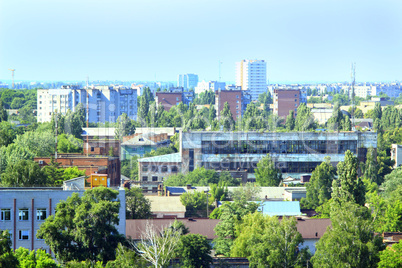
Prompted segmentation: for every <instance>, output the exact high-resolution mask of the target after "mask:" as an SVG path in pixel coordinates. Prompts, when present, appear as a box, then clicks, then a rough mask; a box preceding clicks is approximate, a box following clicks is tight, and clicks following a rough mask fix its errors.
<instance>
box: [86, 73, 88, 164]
mask: <svg viewBox="0 0 402 268" xmlns="http://www.w3.org/2000/svg"><path fill="white" fill-rule="evenodd" d="M88 84H89V77H88V75H87V88H86V91H87V131H88V128H89V99H88V98H89V94H88V90H89V88H88ZM88 136H89V133H88V132H87V157H88V153H89V140H88Z"/></svg>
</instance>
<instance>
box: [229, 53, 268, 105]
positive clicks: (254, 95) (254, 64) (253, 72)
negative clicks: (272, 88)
mask: <svg viewBox="0 0 402 268" xmlns="http://www.w3.org/2000/svg"><path fill="white" fill-rule="evenodd" d="M236 86H241V89H242V90H247V91H248V93H249V94H250V95H251V100H252V101H256V100H258V96H259V95H260V94H262V93H264V92H266V91H267V63H266V62H265V61H264V60H242V61H240V62H236Z"/></svg>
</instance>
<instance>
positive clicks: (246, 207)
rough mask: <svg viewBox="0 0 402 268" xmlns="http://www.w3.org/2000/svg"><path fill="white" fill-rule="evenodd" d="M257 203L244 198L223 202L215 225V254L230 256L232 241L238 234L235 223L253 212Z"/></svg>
mask: <svg viewBox="0 0 402 268" xmlns="http://www.w3.org/2000/svg"><path fill="white" fill-rule="evenodd" d="M257 207H258V204H257V203H254V202H247V201H246V200H245V199H242V200H240V201H234V202H231V203H229V202H225V203H224V204H223V205H222V206H221V207H220V208H219V209H220V210H221V212H220V213H219V214H220V217H219V219H220V220H221V221H220V222H219V223H218V225H216V226H215V229H214V230H215V234H216V236H217V238H215V239H214V249H215V251H216V254H217V255H220V254H222V255H224V256H226V257H229V256H230V251H231V249H232V245H233V241H234V240H235V239H236V237H237V236H238V233H237V232H236V225H237V224H239V223H241V221H242V219H243V217H244V216H245V215H247V214H250V213H254V212H255V211H256V210H257Z"/></svg>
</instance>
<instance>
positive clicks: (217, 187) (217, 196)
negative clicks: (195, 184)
mask: <svg viewBox="0 0 402 268" xmlns="http://www.w3.org/2000/svg"><path fill="white" fill-rule="evenodd" d="M209 187H210V188H211V190H210V191H209V192H210V194H211V201H212V202H215V201H227V199H228V194H229V191H228V187H227V186H226V184H225V183H224V182H219V183H218V184H210V185H209Z"/></svg>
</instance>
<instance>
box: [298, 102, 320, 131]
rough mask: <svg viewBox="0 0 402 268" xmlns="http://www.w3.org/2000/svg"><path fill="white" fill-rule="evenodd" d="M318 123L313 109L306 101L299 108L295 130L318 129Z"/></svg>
mask: <svg viewBox="0 0 402 268" xmlns="http://www.w3.org/2000/svg"><path fill="white" fill-rule="evenodd" d="M316 127H317V124H316V122H315V121H314V116H313V114H312V113H311V109H310V108H308V107H307V106H306V105H305V104H304V103H302V104H300V106H299V107H298V108H297V116H296V120H295V128H294V130H295V131H310V130H314V129H316Z"/></svg>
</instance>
